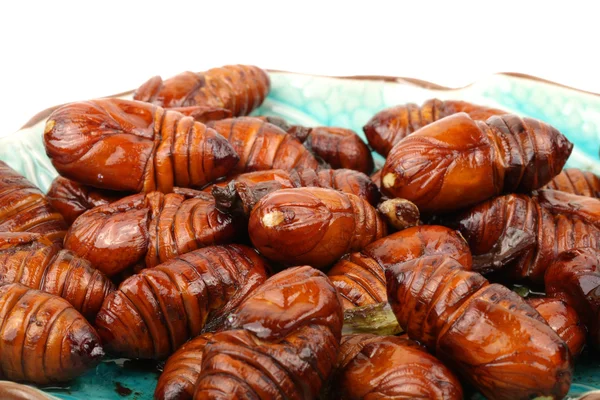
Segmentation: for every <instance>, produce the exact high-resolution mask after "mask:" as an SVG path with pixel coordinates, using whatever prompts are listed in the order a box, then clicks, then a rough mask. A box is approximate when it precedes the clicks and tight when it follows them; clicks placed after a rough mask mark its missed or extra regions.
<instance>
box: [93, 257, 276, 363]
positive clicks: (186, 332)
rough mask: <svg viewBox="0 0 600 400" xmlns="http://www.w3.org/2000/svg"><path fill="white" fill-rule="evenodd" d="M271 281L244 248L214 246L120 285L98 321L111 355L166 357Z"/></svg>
mask: <svg viewBox="0 0 600 400" xmlns="http://www.w3.org/2000/svg"><path fill="white" fill-rule="evenodd" d="M266 279H267V266H266V264H265V263H264V261H263V259H262V258H261V257H260V256H259V255H258V254H256V252H255V251H254V250H253V249H251V248H249V247H247V246H242V245H225V246H210V247H205V248H203V249H199V250H196V251H193V252H190V253H187V254H184V255H182V256H180V257H177V258H175V259H173V260H169V261H167V262H165V263H163V264H160V265H158V266H156V267H154V268H147V269H145V270H143V271H141V272H140V273H139V274H136V275H133V276H131V277H130V278H128V279H126V280H125V281H123V283H121V285H120V286H119V288H118V289H117V291H115V292H113V293H111V294H110V295H109V296H108V297H107V298H106V300H105V301H104V304H103V305H102V308H101V309H100V312H99V313H98V317H97V318H96V324H95V326H96V328H97V329H98V334H99V335H100V337H101V338H102V342H103V343H104V346H105V348H106V349H107V351H109V352H110V353H113V354H115V355H119V356H123V357H128V358H145V359H158V360H160V359H165V358H166V357H168V356H169V355H171V354H172V353H173V352H174V351H175V350H177V349H178V348H179V347H180V346H181V345H182V344H184V343H185V342H186V341H187V340H188V339H190V338H193V337H196V336H198V335H199V334H201V333H202V332H204V331H211V330H214V329H217V328H218V327H219V326H220V325H222V324H223V322H224V319H225V318H226V317H227V316H228V315H229V313H231V312H233V311H235V309H236V308H237V307H238V305H239V304H240V303H241V302H242V301H243V300H244V298H246V296H248V295H249V294H250V293H252V292H253V291H254V290H255V289H256V288H257V287H258V286H259V285H261V284H262V283H263V282H264V281H265V280H266Z"/></svg>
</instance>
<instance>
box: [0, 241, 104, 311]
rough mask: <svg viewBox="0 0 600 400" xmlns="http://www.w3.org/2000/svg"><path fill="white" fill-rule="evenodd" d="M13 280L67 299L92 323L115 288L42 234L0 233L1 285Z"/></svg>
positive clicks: (84, 262) (96, 271)
mask: <svg viewBox="0 0 600 400" xmlns="http://www.w3.org/2000/svg"><path fill="white" fill-rule="evenodd" d="M13 282H17V283H20V284H22V285H25V286H27V287H29V288H32V289H39V290H42V291H44V292H46V293H50V294H53V295H56V296H60V297H62V298H64V299H65V300H67V301H68V302H69V303H71V305H72V306H73V307H74V308H75V309H76V310H77V311H79V312H80V313H81V314H83V316H84V317H86V318H87V319H88V320H89V321H92V322H93V321H94V319H95V318H96V314H97V313H98V310H99V309H100V306H101V305H102V302H103V301H104V298H105V297H106V296H107V295H108V294H109V293H110V292H112V291H113V290H114V289H115V288H114V286H113V284H112V283H111V282H110V280H108V278H106V276H104V274H102V272H100V271H98V270H96V269H93V268H92V267H91V265H90V263H89V262H88V261H87V260H84V259H82V258H79V257H77V256H75V255H74V254H73V253H71V252H70V251H68V250H61V247H60V246H59V245H58V244H56V243H52V242H50V241H49V240H48V239H47V238H45V237H43V236H40V235H39V234H36V233H6V232H0V285H3V284H6V283H13Z"/></svg>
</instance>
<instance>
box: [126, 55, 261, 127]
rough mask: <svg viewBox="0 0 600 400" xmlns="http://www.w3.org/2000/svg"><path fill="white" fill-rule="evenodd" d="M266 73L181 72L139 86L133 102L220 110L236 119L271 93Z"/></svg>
mask: <svg viewBox="0 0 600 400" xmlns="http://www.w3.org/2000/svg"><path fill="white" fill-rule="evenodd" d="M269 89H270V81H269V76H268V75H267V73H266V72H265V71H264V70H262V69H260V68H258V67H255V66H252V65H226V66H223V67H220V68H212V69H209V70H208V71H205V72H200V73H196V72H190V71H186V72H182V73H181V74H179V75H175V76H174V77H172V78H169V79H167V80H164V81H163V80H162V79H161V77H160V76H155V77H153V78H151V79H149V80H148V81H147V82H145V83H144V84H143V85H142V86H140V87H139V88H138V89H137V90H136V92H135V94H134V96H133V98H134V99H135V100H139V101H145V102H150V103H153V104H156V105H158V106H162V107H166V108H171V107H192V106H205V107H213V108H214V107H219V108H225V109H227V110H229V111H231V112H232V113H233V116H241V115H248V114H250V112H251V111H252V110H254V109H255V108H257V107H258V106H259V105H261V104H262V102H263V100H264V99H265V97H267V94H268V93H269Z"/></svg>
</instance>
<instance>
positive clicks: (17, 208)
mask: <svg viewBox="0 0 600 400" xmlns="http://www.w3.org/2000/svg"><path fill="white" fill-rule="evenodd" d="M66 230H67V224H66V223H65V220H64V219H63V217H62V215H60V214H59V213H58V212H56V210H54V209H53V208H52V206H51V205H50V203H49V202H48V199H47V198H46V196H44V194H43V193H42V192H41V191H40V190H39V189H38V188H37V187H36V186H34V185H33V184H32V183H31V182H29V181H28V180H27V179H25V177H24V176H22V175H20V174H18V173H17V171H15V170H13V169H12V168H10V167H9V166H8V165H7V164H6V163H4V162H2V161H0V232H32V233H40V234H42V235H45V236H46V237H48V238H49V239H50V240H52V241H53V242H56V243H62V241H63V237H64V236H65V232H66Z"/></svg>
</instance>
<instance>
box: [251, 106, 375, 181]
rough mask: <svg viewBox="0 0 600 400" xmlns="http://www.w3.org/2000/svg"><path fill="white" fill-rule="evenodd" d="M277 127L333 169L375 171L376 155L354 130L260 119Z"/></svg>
mask: <svg viewBox="0 0 600 400" xmlns="http://www.w3.org/2000/svg"><path fill="white" fill-rule="evenodd" d="M258 118H260V119H262V120H263V121H266V122H269V123H271V124H273V125H277V126H278V127H280V128H281V129H283V130H284V131H286V132H287V133H289V134H290V135H292V136H294V137H295V138H296V139H298V140H299V141H300V142H301V143H302V144H303V145H304V147H306V148H307V149H309V150H310V151H312V152H313V153H314V154H316V155H317V156H319V157H320V158H321V159H322V160H323V161H325V162H326V163H327V164H329V166H330V167H331V168H335V169H339V168H347V169H353V170H355V171H360V172H362V173H365V174H370V173H371V172H372V171H373V166H374V163H373V156H372V155H371V150H369V147H368V146H367V144H366V143H365V142H364V141H363V140H362V139H361V138H360V136H358V135H357V134H356V132H354V131H353V130H351V129H346V128H337V127H333V126H319V127H315V128H308V127H305V126H301V125H290V124H289V123H288V122H287V121H285V120H284V119H283V118H279V117H258Z"/></svg>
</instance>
